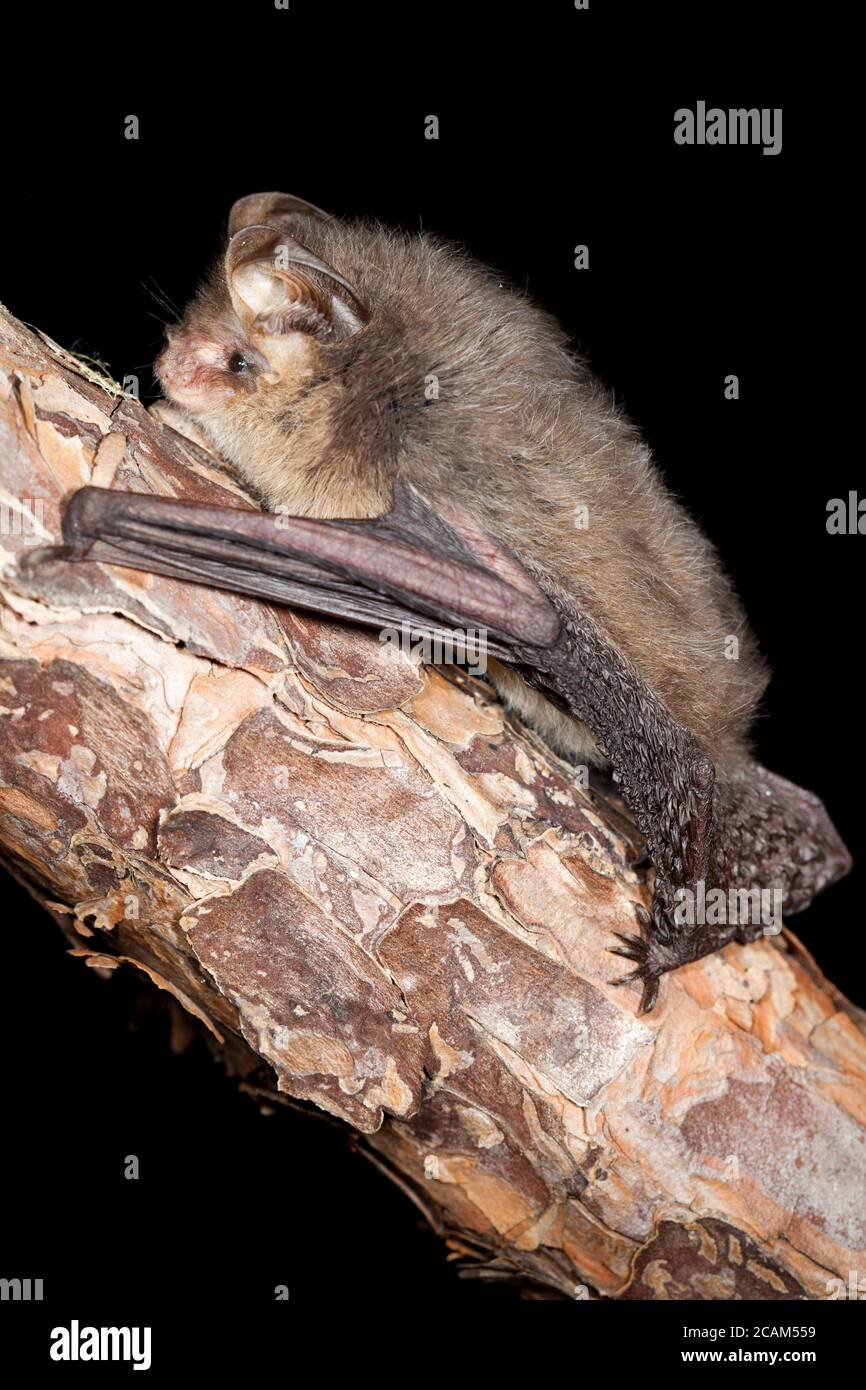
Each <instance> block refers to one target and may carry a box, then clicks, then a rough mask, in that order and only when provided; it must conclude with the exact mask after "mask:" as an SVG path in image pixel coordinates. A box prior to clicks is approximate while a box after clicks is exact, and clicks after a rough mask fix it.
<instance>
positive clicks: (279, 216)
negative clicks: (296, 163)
mask: <svg viewBox="0 0 866 1390" xmlns="http://www.w3.org/2000/svg"><path fill="white" fill-rule="evenodd" d="M331 220H332V219H331V214H330V213H329V212H323V211H322V209H321V208H317V207H316V205H315V203H306V202H304V199H303V198H294V197H293V196H292V194H291V193H250V194H248V195H247V197H246V198H238V200H237V202H236V203H235V204H234V206H233V207H232V210H231V212H230V213H229V236H230V237H233V236H234V235H235V233H236V232H241V231H243V229H244V227H260V226H262V225H268V224H275V225H277V226H281V227H287V228H288V229H289V230H290V231H292V230H294V229H296V228H297V226H298V225H299V224H300V223H301V222H304V221H307V222H310V221H312V222H330V221H331Z"/></svg>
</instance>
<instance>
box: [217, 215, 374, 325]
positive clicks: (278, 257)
mask: <svg viewBox="0 0 866 1390" xmlns="http://www.w3.org/2000/svg"><path fill="white" fill-rule="evenodd" d="M253 196H254V197H255V196H257V195H253ZM225 276H226V283H227V284H228V287H229V294H230V295H231V301H232V306H233V308H234V311H235V313H236V314H237V316H238V318H239V319H240V321H241V323H242V324H243V325H244V327H246V328H250V329H254V330H257V331H258V332H260V333H269V334H279V333H309V334H311V335H312V336H313V337H315V338H319V339H321V340H322V341H327V342H335V341H337V342H338V341H340V340H341V339H343V338H347V337H349V336H350V335H351V334H352V333H357V332H358V330H359V329H360V328H363V326H364V324H365V323H366V322H367V319H368V318H369V314H368V312H367V310H366V308H365V307H364V304H363V302H362V300H361V297H360V295H359V294H358V292H357V290H356V289H355V288H354V287H353V286H352V285H351V284H350V283H349V281H348V280H346V279H344V278H343V276H342V275H340V274H338V272H337V271H336V270H334V268H333V266H330V265H328V264H327V263H326V262H325V261H322V260H320V259H319V257H318V256H314V255H313V253H312V251H310V250H308V248H307V247H306V246H304V245H303V244H302V243H301V242H300V241H296V240H295V238H294V237H293V236H290V235H289V233H288V232H287V231H286V230H285V229H284V228H282V227H281V226H279V225H273V224H271V225H261V224H253V225H252V226H248V227H243V228H241V230H240V231H237V232H235V234H234V236H233V237H232V239H231V241H230V242H229V244H228V249H227V250H226V257H225Z"/></svg>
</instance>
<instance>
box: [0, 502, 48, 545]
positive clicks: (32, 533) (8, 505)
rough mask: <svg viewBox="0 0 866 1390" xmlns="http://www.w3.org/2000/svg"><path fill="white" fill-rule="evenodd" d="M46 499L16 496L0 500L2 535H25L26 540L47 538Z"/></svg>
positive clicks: (0, 531) (0, 533) (0, 527)
mask: <svg viewBox="0 0 866 1390" xmlns="http://www.w3.org/2000/svg"><path fill="white" fill-rule="evenodd" d="M44 516H45V499H44V498H42V497H15V498H7V499H6V500H5V501H0V536H23V537H24V539H25V540H45V539H46V536H47V532H46V530H45V525H44Z"/></svg>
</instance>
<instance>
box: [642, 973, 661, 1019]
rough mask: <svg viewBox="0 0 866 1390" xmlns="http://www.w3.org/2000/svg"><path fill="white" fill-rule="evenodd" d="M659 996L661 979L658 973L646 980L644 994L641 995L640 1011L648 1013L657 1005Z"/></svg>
mask: <svg viewBox="0 0 866 1390" xmlns="http://www.w3.org/2000/svg"><path fill="white" fill-rule="evenodd" d="M658 997H659V980H658V976H657V975H656V976H655V977H654V978H653V979H651V980H644V982H643V994H642V995H641V1000H640V1007H639V1009H638V1013H641V1014H648V1013H649V1012H650V1010H651V1009H653V1008H654V1007H655V1002H656V1000H657V999H658Z"/></svg>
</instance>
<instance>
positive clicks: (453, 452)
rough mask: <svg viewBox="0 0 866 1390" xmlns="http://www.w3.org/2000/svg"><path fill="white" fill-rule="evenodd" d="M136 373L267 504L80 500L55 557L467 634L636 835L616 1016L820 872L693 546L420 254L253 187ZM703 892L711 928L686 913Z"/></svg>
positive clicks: (630, 460)
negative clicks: (642, 884)
mask: <svg viewBox="0 0 866 1390" xmlns="http://www.w3.org/2000/svg"><path fill="white" fill-rule="evenodd" d="M156 370H157V374H158V376H159V379H160V381H161V384H162V387H163V390H164V392H165V395H166V396H167V398H168V400H169V401H170V402H171V403H172V405H173V407H174V408H175V410H176V411H177V412H179V413H180V414H179V418H181V419H182V421H183V424H184V427H185V428H187V429H190V428H194V429H195V430H197V431H198V432H199V433H200V435H201V437H203V438H204V440H205V441H206V442H207V443H208V444H209V446H210V447H211V448H216V449H217V450H218V451H219V452H220V453H221V454H222V455H223V456H224V457H225V458H226V459H227V460H228V461H229V462H230V463H231V464H233V465H234V467H235V468H236V469H237V470H238V472H239V473H240V474H241V476H242V477H243V478H244V479H245V480H246V482H247V483H248V484H249V485H250V487H251V488H252V489H253V490H254V492H255V494H256V495H257V497H258V498H259V500H260V501H261V503H262V504H263V506H264V507H266V508H267V509H268V510H267V511H263V512H255V511H249V510H240V509H236V508H232V507H214V506H205V505H202V504H198V503H190V502H182V501H176V500H173V499H170V498H157V497H151V496H145V495H139V494H129V493H121V492H111V491H108V490H103V489H99V488H84V489H82V490H80V491H79V492H78V493H76V494H75V495H74V496H73V497H72V499H71V501H70V503H69V505H68V507H67V509H66V513H65V517H64V540H65V542H66V550H65V551H64V553H65V554H66V555H67V556H68V558H70V559H73V560H80V559H89V560H105V561H109V562H111V563H113V564H120V565H128V566H131V567H134V568H138V569H143V570H149V571H153V572H157V573H162V574H168V575H173V576H176V577H179V578H182V579H187V580H190V581H192V582H196V583H205V584H210V585H215V586H218V587H221V588H227V589H231V590H235V591H237V592H240V593H244V594H250V595H252V596H254V597H257V598H261V599H266V600H269V601H271V602H275V603H288V604H292V605H295V606H300V607H304V608H309V609H313V610H315V611H317V612H320V613H327V614H331V615H334V616H337V617H340V618H344V619H347V620H351V621H354V622H361V623H365V624H368V625H372V626H378V627H382V626H387V625H392V624H393V623H395V622H408V623H410V624H411V625H412V626H413V629H414V630H417V631H420V632H425V633H429V632H437V631H439V630H441V628H442V627H443V625H445V626H447V627H448V629H449V630H451V631H453V630H455V629H457V630H460V631H465V630H467V629H469V628H473V629H481V630H483V632H484V633H485V637H486V651H487V653H488V674H489V676H490V678H491V680H492V682H493V684H494V686H495V687H496V689H497V691H498V693H499V694H500V696H501V698H502V699H503V701H504V702H505V703H506V705H508V706H509V707H511V708H512V709H514V710H515V711H516V712H517V713H518V714H519V715H520V716H521V717H522V718H523V719H524V720H525V721H526V722H527V723H529V724H530V725H531V726H533V727H534V728H536V729H537V730H538V731H539V732H540V733H541V734H542V736H543V737H544V738H546V739H547V741H548V743H549V744H551V745H552V746H553V748H554V749H555V750H556V751H557V752H559V753H560V754H561V755H563V756H564V757H566V758H570V759H572V760H577V761H581V762H587V763H591V764H592V765H593V766H595V767H598V768H603V769H606V770H607V771H608V772H609V773H610V775H612V777H613V778H614V780H615V781H617V783H618V784H619V787H620V790H621V792H622V795H623V797H624V800H625V801H626V803H627V805H628V806H629V808H630V809H631V812H632V814H633V815H634V817H635V820H636V822H637V825H638V827H639V829H640V831H641V833H642V835H643V836H644V838H645V840H646V845H647V852H648V855H649V857H650V858H651V860H652V863H653V865H654V868H655V885H654V896H653V903H652V910H651V912H646V910H644V909H643V908H640V907H638V908H636V915H637V930H636V931H631V932H623V933H618V934H617V935H618V937H619V944H618V945H617V946H615V947H613V948H612V949H613V951H614V953H615V954H618V955H621V956H624V957H626V959H628V960H629V961H630V962H631V964H632V966H633V969H632V970H631V972H630V973H629V974H628V975H626V976H625V977H623V979H622V980H618V981H617V983H625V982H626V981H630V980H636V981H638V982H639V983H640V985H641V987H642V989H641V1001H640V1007H641V1009H642V1010H644V1011H645V1010H648V1009H651V1008H652V1007H653V1005H654V1003H655V1001H656V998H657V995H658V989H659V981H660V979H661V977H662V976H663V975H664V974H665V973H666V972H667V971H669V970H673V969H675V968H676V967H677V966H680V965H682V964H685V963H686V962H689V961H694V960H697V959H699V958H700V957H702V956H705V955H707V954H709V953H710V952H712V951H715V950H718V949H719V948H720V947H721V946H723V945H725V944H727V943H728V942H729V941H732V940H736V941H739V942H746V941H751V940H754V939H756V938H757V937H758V936H760V935H761V934H762V932H763V931H764V928H765V925H766V919H765V917H764V916H763V914H762V911H761V906H760V905H761V904H762V903H763V902H764V899H762V898H761V893H762V892H767V891H769V890H772V891H773V893H774V894H777V895H779V900H780V901H781V902H783V904H784V908H785V911H786V912H787V913H793V912H798V911H800V910H802V909H803V908H805V907H806V906H808V904H809V903H810V902H811V900H812V899H813V898H814V896H815V895H816V893H818V892H820V891H821V890H822V889H823V888H825V887H827V886H828V885H829V884H831V883H833V882H835V881H836V880H837V879H838V878H840V877H841V876H842V875H843V874H845V873H847V872H848V870H849V868H850V867H851V859H850V856H849V854H848V851H847V849H846V848H845V845H844V844H843V842H842V840H841V839H840V837H839V835H838V833H837V831H836V830H835V828H834V826H833V824H832V822H831V820H830V818H829V817H828V815H827V812H826V811H825V809H824V807H823V805H822V803H821V801H820V800H819V799H818V797H816V796H815V795H813V794H812V793H810V792H807V791H804V790H802V789H800V788H799V787H796V786H794V785H793V784H792V783H790V782H787V781H785V780H784V778H782V777H779V776H777V775H776V774H774V773H772V772H769V771H767V769H765V768H763V767H762V766H761V765H760V764H759V763H757V762H756V761H755V759H754V757H753V755H752V752H751V748H750V744H749V729H750V725H751V723H752V720H753V717H754V715H755V712H756V709H757V707H758V704H759V701H760V699H761V696H762V693H763V691H764V688H765V686H766V683H767V680H768V672H767V669H766V666H765V664H764V662H763V660H762V658H761V655H760V653H759V650H758V647H757V644H756V642H755V639H754V637H753V636H752V634H751V632H750V630H749V628H748V625H747V623H746V619H745V615H744V613H743V611H742V608H741V605H740V603H739V601H738V599H737V596H736V594H735V591H734V589H733V587H732V585H731V583H730V581H729V579H728V578H727V576H726V575H725V573H724V571H723V569H722V567H721V565H720V562H719V560H718V558H717V556H716V554H715V552H714V550H713V547H712V545H711V544H710V542H709V540H708V539H707V538H706V537H705V536H704V535H703V534H702V532H701V531H700V529H699V528H698V526H697V525H696V523H695V522H694V521H693V520H692V519H691V518H690V517H689V516H688V514H687V513H686V511H685V510H684V509H683V508H682V507H681V506H680V505H679V504H678V503H677V501H676V500H675V499H674V498H673V497H672V495H671V494H670V492H669V491H668V490H667V488H666V486H665V483H664V481H663V478H662V475H661V472H660V470H659V469H658V467H657V466H656V464H655V462H654V461H653V459H652V457H651V455H650V452H649V450H648V448H647V446H646V444H645V443H644V441H643V440H642V439H641V437H640V435H639V434H638V432H637V431H636V430H635V428H634V427H633V426H632V425H631V423H630V422H629V421H628V419H627V418H626V417H625V415H624V414H623V413H622V411H621V410H619V409H618V408H617V407H616V406H615V404H614V403H613V402H612V400H611V397H610V394H609V392H607V391H606V390H605V389H604V388H603V387H602V386H601V385H600V384H599V383H598V382H597V381H596V380H595V378H594V377H593V376H592V375H591V373H590V372H589V371H588V369H587V367H586V365H585V364H584V362H583V361H582V360H581V359H580V358H579V357H578V356H576V355H575V354H574V353H573V352H572V351H570V349H569V345H568V342H567V339H566V336H565V334H564V332H563V330H562V329H561V328H560V327H559V326H558V324H557V323H556V322H555V320H553V319H552V318H551V317H550V316H548V315H547V314H546V313H544V312H543V311H542V310H541V309H540V308H538V307H537V306H536V305H534V304H533V303H532V302H531V301H530V300H529V299H528V297H527V296H526V295H524V294H523V293H520V292H518V291H516V290H515V289H513V288H512V287H510V286H508V285H506V284H503V283H502V281H501V280H500V279H499V278H498V277H497V276H496V275H494V274H493V272H492V271H490V270H488V269H486V268H485V267H483V266H481V265H479V264H477V263H476V262H474V261H473V260H472V259H471V258H469V257H468V256H467V255H466V254H465V253H464V252H463V251H462V250H460V249H459V248H457V247H454V246H452V245H450V244H446V243H443V242H440V241H437V240H435V239H434V238H432V237H429V236H426V235H408V234H402V233H399V232H395V231H392V230H389V229H386V228H383V227H381V226H380V225H377V224H372V223H369V222H365V221H344V220H340V219H337V218H334V217H331V216H330V215H328V214H327V213H325V212H323V211H322V210H321V209H319V208H317V207H314V206H313V205H312V204H310V203H306V202H303V201H302V200H300V199H298V198H294V197H291V196H289V195H287V194H282V193H262V194H253V195H251V196H249V197H246V198H242V199H241V200H240V201H239V202H237V203H235V205H234V207H233V208H232V210H231V215H230V219H229V226H228V237H227V244H226V248H225V253H224V255H223V256H222V257H221V258H220V260H219V261H218V263H217V265H216V266H215V267H214V268H213V270H212V271H211V273H210V274H209V276H208V277H207V278H206V280H205V281H204V283H203V284H202V286H201V288H200V289H199V291H198V293H197V294H196V296H195V297H194V299H193V300H192V302H191V304H190V305H189V307H188V308H187V310H186V312H185V314H184V316H183V318H182V321H181V322H180V323H179V324H178V325H176V326H172V327H170V328H168V329H167V332H166V344H165V347H164V349H163V350H162V352H161V354H160V356H159V358H158V359H157V363H156ZM732 639H735V641H733V642H732ZM732 652H734V653H736V658H737V659H731V654H732ZM708 892H715V893H716V894H717V895H718V894H719V893H721V894H722V895H723V896H724V895H727V897H726V901H727V902H729V903H734V904H735V907H736V911H733V912H731V911H728V912H724V913H719V912H710V913H706V912H703V913H698V914H695V913H691V915H690V912H689V910H688V909H689V904H690V903H691V904H695V903H697V902H699V901H700V902H706V901H707V897H708ZM714 901H718V896H717V897H716V898H715V899H714ZM693 917H694V920H692V918H693ZM717 919H718V920H717Z"/></svg>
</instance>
